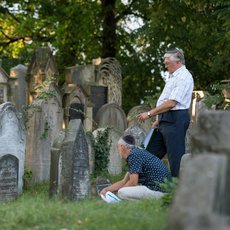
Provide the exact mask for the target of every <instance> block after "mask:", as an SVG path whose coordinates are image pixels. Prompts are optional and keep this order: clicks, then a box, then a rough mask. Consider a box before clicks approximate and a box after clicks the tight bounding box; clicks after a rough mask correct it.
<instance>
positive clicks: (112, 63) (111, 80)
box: [96, 57, 122, 106]
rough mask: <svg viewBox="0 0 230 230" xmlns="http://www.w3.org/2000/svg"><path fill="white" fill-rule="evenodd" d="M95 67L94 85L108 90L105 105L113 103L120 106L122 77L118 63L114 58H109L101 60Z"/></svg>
mask: <svg viewBox="0 0 230 230" xmlns="http://www.w3.org/2000/svg"><path fill="white" fill-rule="evenodd" d="M96 67H97V68H96V71H97V72H96V73H97V75H96V82H97V84H96V85H100V86H107V88H108V91H107V92H108V96H107V103H115V104H118V105H119V106H121V105H122V95H121V91H122V77H121V65H120V63H119V62H118V60H116V59H115V58H111V57H109V58H104V59H101V62H100V63H99V65H97V66H96Z"/></svg>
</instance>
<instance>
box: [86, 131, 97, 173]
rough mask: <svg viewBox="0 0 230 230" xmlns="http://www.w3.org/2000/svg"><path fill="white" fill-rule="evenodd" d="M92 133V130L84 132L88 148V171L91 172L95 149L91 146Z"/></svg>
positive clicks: (93, 168) (93, 164)
mask: <svg viewBox="0 0 230 230" xmlns="http://www.w3.org/2000/svg"><path fill="white" fill-rule="evenodd" d="M93 139H94V137H93V134H92V132H86V140H87V143H88V150H89V173H90V174H93V173H94V170H95V151H94V148H93Z"/></svg>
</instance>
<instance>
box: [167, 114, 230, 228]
mask: <svg viewBox="0 0 230 230" xmlns="http://www.w3.org/2000/svg"><path fill="white" fill-rule="evenodd" d="M229 136H230V112H228V111H206V112H203V113H201V114H200V115H199V118H198V121H197V126H196V128H195V129H194V130H193V134H192V139H191V142H192V154H193V157H192V158H191V159H190V160H189V162H187V163H186V167H185V168H184V169H183V173H182V175H180V183H179V186H178V189H177V192H176V195H175V199H174V203H173V206H172V209H171V214H170V219H169V229H171V230H196V229H202V230H203V229H207V230H216V229H229V228H230V223H229V219H230V208H229V207H230V195H229V194H230V189H229V188H230V167H229V166H230V144H229Z"/></svg>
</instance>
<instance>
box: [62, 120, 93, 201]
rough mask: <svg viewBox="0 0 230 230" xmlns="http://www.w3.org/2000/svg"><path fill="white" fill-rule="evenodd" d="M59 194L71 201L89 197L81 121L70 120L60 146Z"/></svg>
mask: <svg viewBox="0 0 230 230" xmlns="http://www.w3.org/2000/svg"><path fill="white" fill-rule="evenodd" d="M61 155H62V156H61V157H62V169H61V192H62V195H63V196H65V197H67V198H69V199H71V200H81V199H84V198H86V197H88V196H89V193H90V178H89V155H88V144H87V140H86V136H85V132H84V129H83V125H82V123H81V120H79V119H76V120H71V121H70V123H69V126H68V129H67V131H66V135H65V139H64V141H63V143H62V146H61Z"/></svg>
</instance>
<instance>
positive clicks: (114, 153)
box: [108, 129, 122, 175]
mask: <svg viewBox="0 0 230 230" xmlns="http://www.w3.org/2000/svg"><path fill="white" fill-rule="evenodd" d="M120 136H121V135H120V133H119V132H117V131H116V130H115V129H110V130H109V141H110V143H111V146H110V150H109V164H108V171H109V174H111V175H119V174H120V173H121V171H122V164H121V157H120V154H119V152H118V148H117V143H118V140H119V139H120Z"/></svg>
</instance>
